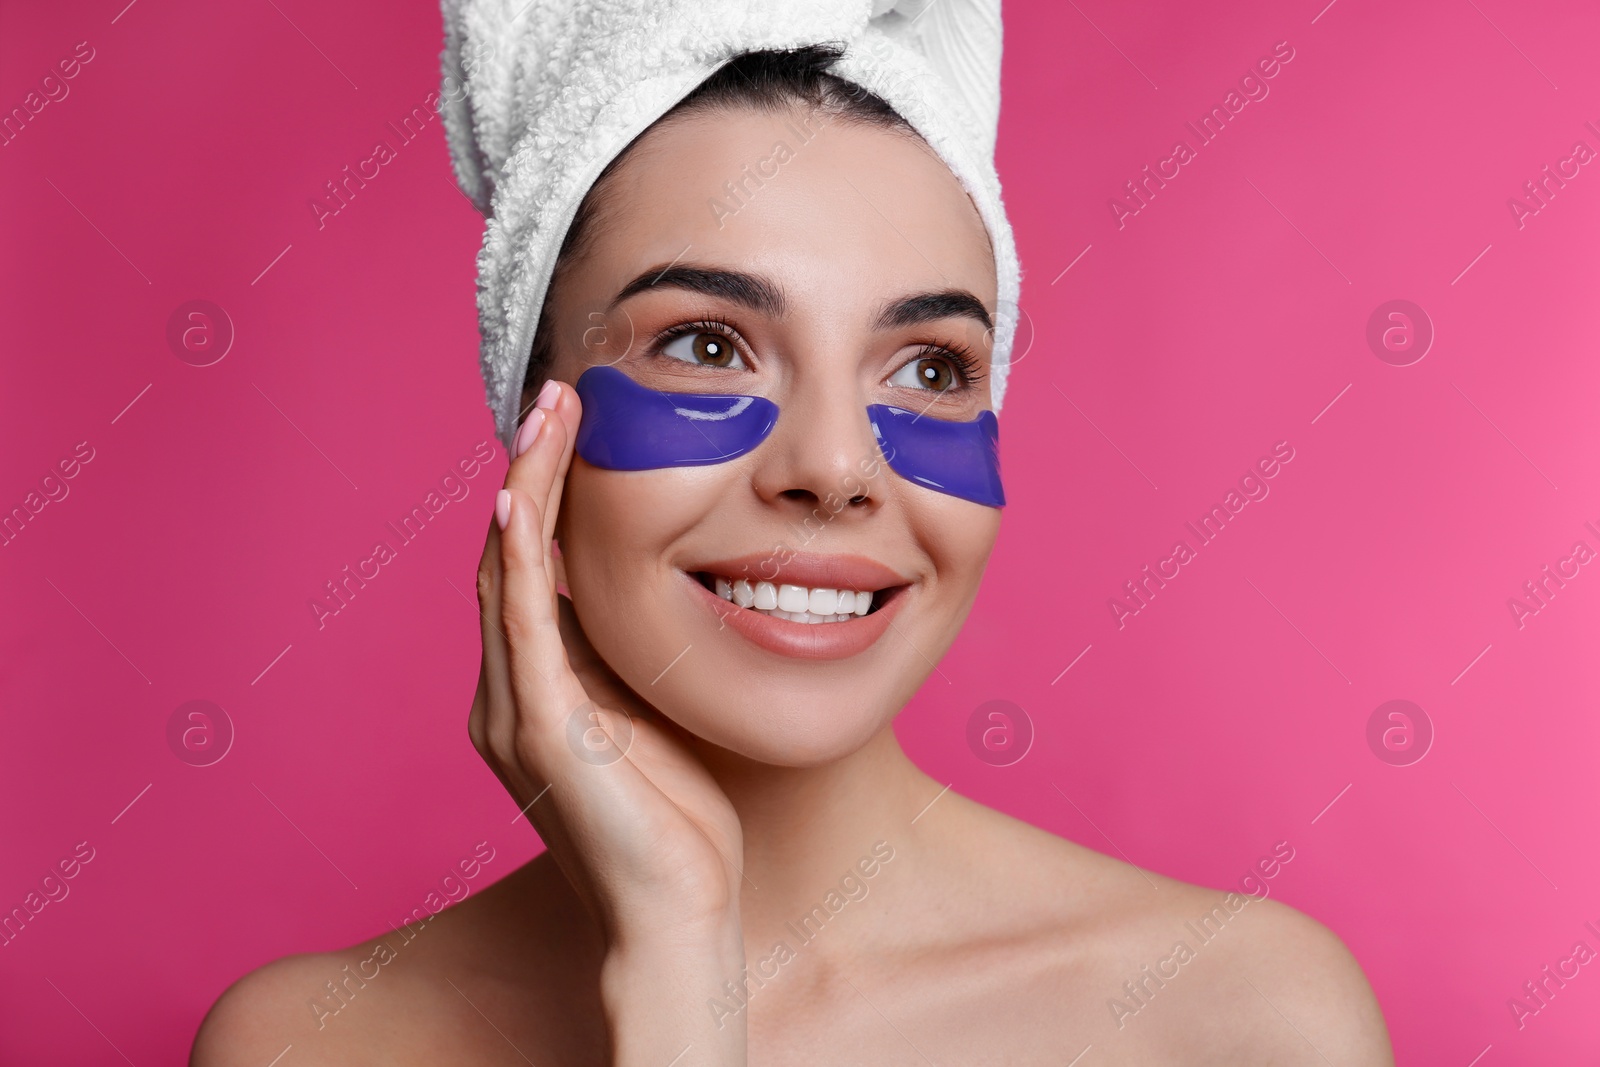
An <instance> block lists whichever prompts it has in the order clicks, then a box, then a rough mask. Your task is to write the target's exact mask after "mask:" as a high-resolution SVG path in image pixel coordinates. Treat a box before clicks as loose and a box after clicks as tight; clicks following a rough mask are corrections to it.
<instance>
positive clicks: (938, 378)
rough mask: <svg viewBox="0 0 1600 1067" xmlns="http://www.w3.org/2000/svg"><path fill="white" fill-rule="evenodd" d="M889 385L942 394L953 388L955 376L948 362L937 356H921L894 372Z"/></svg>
mask: <svg viewBox="0 0 1600 1067" xmlns="http://www.w3.org/2000/svg"><path fill="white" fill-rule="evenodd" d="M889 384H890V385H902V386H908V387H910V388H912V389H929V390H932V391H933V392H936V393H944V392H948V391H950V390H951V389H953V388H955V385H956V375H955V371H954V370H953V369H951V367H950V363H949V361H948V360H945V359H942V358H940V357H938V356H923V357H922V358H921V359H914V360H912V361H911V362H910V363H907V364H906V365H905V366H904V367H901V368H900V369H899V370H897V371H895V373H894V377H892V378H890V379H889Z"/></svg>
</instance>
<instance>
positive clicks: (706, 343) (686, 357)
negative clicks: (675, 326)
mask: <svg viewBox="0 0 1600 1067" xmlns="http://www.w3.org/2000/svg"><path fill="white" fill-rule="evenodd" d="M661 352H662V354H663V355H666V356H671V357H672V358H673V359H679V360H682V361H683V362H685V363H698V364H700V365H701V366H705V367H734V368H741V367H743V366H744V361H743V360H742V359H740V358H739V353H738V350H737V349H735V348H734V347H733V342H732V341H730V340H728V339H727V338H726V337H724V336H723V335H722V334H719V333H706V332H704V331H697V332H695V333H686V334H684V335H682V336H681V337H677V338H674V339H673V340H672V342H671V343H669V344H667V345H665V346H664V347H663V348H662V349H661Z"/></svg>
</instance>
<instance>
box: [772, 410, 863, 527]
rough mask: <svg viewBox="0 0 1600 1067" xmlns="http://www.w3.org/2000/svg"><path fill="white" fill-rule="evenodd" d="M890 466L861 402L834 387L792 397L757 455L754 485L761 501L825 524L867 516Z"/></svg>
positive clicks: (780, 412) (781, 411)
mask: <svg viewBox="0 0 1600 1067" xmlns="http://www.w3.org/2000/svg"><path fill="white" fill-rule="evenodd" d="M888 473H889V468H888V465H887V464H885V463H884V461H883V453H882V452H880V451H879V449H878V442H877V439H876V438H875V437H874V436H873V433H872V424H871V422H870V421H869V419H868V417H867V404H866V400H865V399H864V398H863V397H861V396H860V395H859V394H858V392H857V390H856V389H855V387H854V384H853V383H852V385H851V386H850V387H849V388H844V389H841V388H839V387H838V385H837V384H834V385H832V386H823V385H821V383H816V384H815V385H814V386H813V387H811V388H800V389H795V390H792V391H791V394H790V395H789V396H787V397H785V398H784V401H783V402H781V403H780V405H779V414H778V421H777V424H776V425H775V426H774V427H773V429H772V434H771V436H770V437H769V438H768V439H767V441H766V442H765V443H764V445H763V446H762V447H761V448H760V449H758V450H757V452H756V456H755V465H754V469H753V470H752V471H751V478H750V480H751V484H752V485H753V486H754V487H755V490H756V493H757V494H758V495H759V496H760V497H761V498H762V500H764V501H766V502H768V503H771V504H774V505H777V506H781V507H784V508H788V509H792V510H797V511H801V512H810V511H814V510H816V509H818V508H819V507H820V508H824V509H826V511H827V513H828V515H829V516H832V517H840V518H842V517H844V516H845V515H846V514H866V513H868V512H870V511H874V510H876V509H877V507H878V506H880V505H881V504H882V503H883V501H884V499H885V497H886V478H887V476H888Z"/></svg>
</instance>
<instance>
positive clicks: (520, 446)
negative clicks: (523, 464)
mask: <svg viewBox="0 0 1600 1067" xmlns="http://www.w3.org/2000/svg"><path fill="white" fill-rule="evenodd" d="M543 425H544V412H543V411H541V410H539V409H538V408H534V409H533V410H532V411H530V412H528V417H527V418H526V419H524V420H523V423H522V429H520V430H518V431H517V439H516V440H515V441H514V442H512V444H513V445H514V448H513V450H512V453H511V458H512V459H516V458H517V457H518V456H520V455H522V454H523V453H524V452H526V451H527V450H528V446H530V445H532V444H533V439H534V437H536V436H538V433H539V427H540V426H543Z"/></svg>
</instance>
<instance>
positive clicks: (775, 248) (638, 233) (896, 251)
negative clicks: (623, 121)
mask: <svg viewBox="0 0 1600 1067" xmlns="http://www.w3.org/2000/svg"><path fill="white" fill-rule="evenodd" d="M635 147H636V150H635V151H632V152H630V153H629V155H628V157H627V158H626V159H625V160H624V161H623V162H622V163H621V164H620V165H619V166H618V168H617V170H616V171H615V172H613V174H612V175H611V176H610V179H609V180H608V187H607V189H606V190H605V193H604V197H603V206H602V214H603V216H604V217H603V221H601V223H600V225H599V226H598V227H597V231H598V232H597V233H596V235H595V237H596V240H595V243H594V246H593V249H592V251H593V252H595V253H597V255H596V256H595V259H596V260H598V261H601V262H602V263H603V264H604V265H605V267H606V271H605V272H606V273H607V274H612V273H615V274H619V275H620V274H628V276H629V277H631V276H632V274H631V273H628V268H629V267H630V266H637V267H638V269H644V268H645V267H647V266H649V265H650V264H652V263H657V262H660V263H667V262H672V261H674V260H676V259H680V258H688V257H693V258H694V259H696V260H698V261H718V260H720V261H723V262H727V263H730V264H732V263H739V264H747V265H758V266H760V267H762V268H763V269H764V270H765V272H766V273H769V274H771V275H774V276H778V277H788V278H792V279H793V280H794V283H795V284H796V285H803V286H805V287H810V286H811V285H818V284H821V283H823V282H826V281H828V280H830V279H831V280H832V282H833V286H834V287H837V286H844V285H849V286H854V287H859V286H861V285H863V284H871V285H873V287H874V288H882V287H884V286H892V287H905V286H914V287H920V288H925V289H933V288H961V289H968V290H970V291H972V292H974V293H976V294H977V295H978V296H979V298H980V299H981V300H982V301H983V302H984V303H985V304H986V305H987V306H989V307H991V308H992V307H993V304H994V300H995V295H996V278H995V268H994V259H993V255H992V253H991V251H990V245H989V238H988V233H987V231H986V230H985V228H984V225H983V221H982V218H981V216H979V214H978V211H977V208H976V207H975V206H974V205H973V203H972V200H971V198H970V197H969V196H968V195H967V193H966V190H965V189H964V188H963V187H962V186H961V183H960V182H959V181H958V180H957V179H956V177H955V175H954V174H953V173H951V171H950V170H949V168H948V167H947V166H946V165H945V164H944V162H943V161H942V160H940V159H939V157H938V156H937V155H936V154H935V153H934V152H933V151H932V150H931V149H930V148H928V146H927V145H926V144H924V143H923V142H922V141H921V140H920V139H918V138H916V137H914V136H911V135H910V134H908V133H906V132H903V131H899V130H893V129H887V128H883V127H877V126H872V125H867V124H864V123H862V122H860V121H857V120H851V119H846V118H839V117H829V116H827V115H824V114H820V113H817V112H808V111H805V110H802V109H798V108H797V109H784V110H781V111H774V112H766V111H755V110H751V109H738V110H726V109H722V110H716V111H706V112H693V113H690V114H688V115H684V116H674V117H673V118H672V119H670V120H669V121H667V122H665V123H662V124H660V125H658V126H657V127H655V128H653V129H652V130H651V131H650V132H649V133H648V134H647V135H646V136H645V137H644V138H642V139H641V140H640V142H639V144H638V145H636V146H635ZM807 280H809V282H808V281H807Z"/></svg>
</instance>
